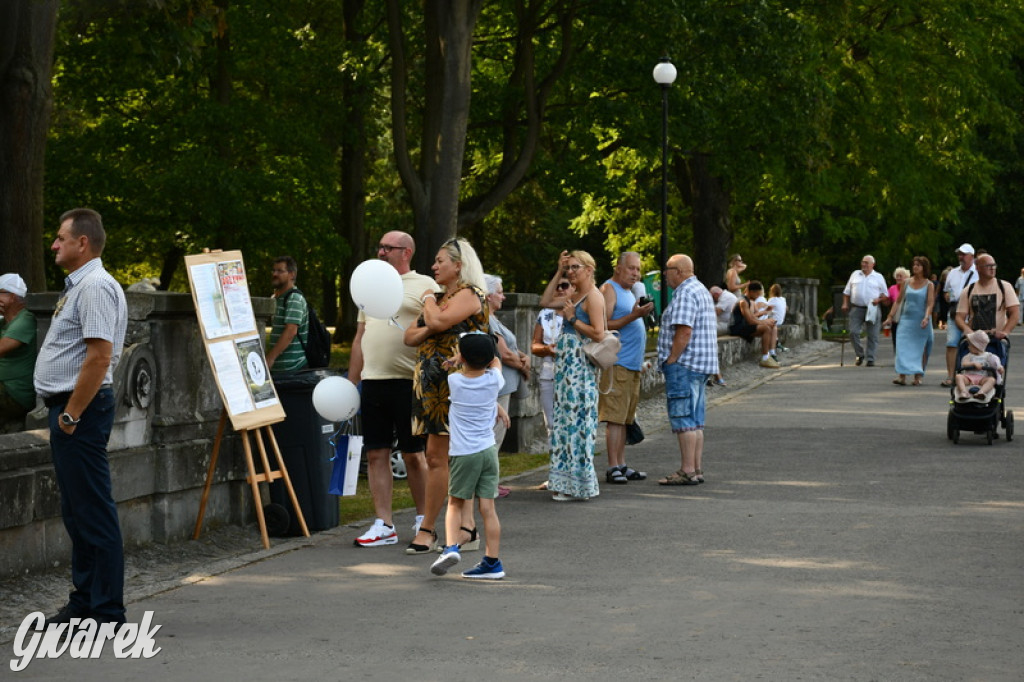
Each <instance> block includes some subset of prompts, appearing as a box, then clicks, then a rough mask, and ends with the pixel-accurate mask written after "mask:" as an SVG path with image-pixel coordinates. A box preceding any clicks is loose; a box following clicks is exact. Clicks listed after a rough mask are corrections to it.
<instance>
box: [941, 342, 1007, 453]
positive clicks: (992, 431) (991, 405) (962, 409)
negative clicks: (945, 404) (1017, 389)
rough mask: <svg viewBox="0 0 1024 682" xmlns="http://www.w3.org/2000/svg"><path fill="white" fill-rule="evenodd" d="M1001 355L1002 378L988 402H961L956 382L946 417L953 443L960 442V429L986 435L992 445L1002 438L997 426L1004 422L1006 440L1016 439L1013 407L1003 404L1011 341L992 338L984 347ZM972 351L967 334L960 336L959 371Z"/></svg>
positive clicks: (948, 431) (951, 391) (947, 430)
mask: <svg viewBox="0 0 1024 682" xmlns="http://www.w3.org/2000/svg"><path fill="white" fill-rule="evenodd" d="M985 350H987V351H988V352H989V353H992V354H993V355H995V356H996V357H998V358H999V361H1000V362H1001V363H1002V364H1003V381H1002V383H997V384H996V387H995V388H994V389H993V390H992V395H991V397H989V398H988V400H987V401H985V402H982V401H978V400H970V401H968V402H959V401H957V399H956V384H955V383H954V385H953V387H952V388H950V390H949V416H948V417H947V419H946V436H947V437H948V438H949V439H950V440H951V441H953V442H954V443H959V442H960V432H961V431H973V432H974V433H977V434H979V435H984V436H985V438H986V440H987V441H988V444H989V445H992V441H993V440H995V439H996V438H998V437H999V433H998V432H997V429H998V427H999V425H1000V424H1002V427H1003V430H1004V431H1005V432H1006V440H1007V442H1009V441H1011V440H1013V410H1007V409H1005V406H1004V398H1005V397H1006V373H1007V371H1008V367H1007V361H1008V360H1009V355H1010V340H1009V339H1003V340H1002V341H1000V340H999V339H993V338H989V342H988V347H987V348H986V349H985ZM968 352H969V349H968V346H967V337H966V335H965V336H964V338H962V339H960V346H959V347H958V348H957V353H956V371H957V373H959V372H960V369H961V367H960V363H961V361H962V360H963V357H964V356H965V355H967V353H968Z"/></svg>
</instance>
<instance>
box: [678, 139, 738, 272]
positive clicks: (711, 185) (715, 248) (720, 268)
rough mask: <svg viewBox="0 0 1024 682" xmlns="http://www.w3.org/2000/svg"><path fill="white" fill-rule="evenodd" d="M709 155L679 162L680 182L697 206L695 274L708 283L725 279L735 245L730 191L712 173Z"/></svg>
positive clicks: (696, 155)
mask: <svg viewBox="0 0 1024 682" xmlns="http://www.w3.org/2000/svg"><path fill="white" fill-rule="evenodd" d="M708 166H709V164H708V156H707V155H706V154H694V155H692V156H690V157H688V158H687V159H685V160H683V161H682V163H677V164H676V173H675V174H674V175H675V176H676V184H677V186H678V188H679V191H680V194H682V196H683V197H684V199H685V200H686V202H687V203H688V204H689V205H690V207H691V208H692V209H693V253H692V254H690V255H691V257H692V258H693V267H694V273H695V274H696V275H697V279H699V280H700V281H701V282H703V283H704V285H705V286H708V287H712V286H715V285H716V284H721V282H722V281H723V280H724V279H725V269H726V259H727V258H728V253H729V247H730V246H731V245H732V219H731V218H730V198H729V192H728V190H727V189H726V188H725V182H724V181H723V180H722V178H720V177H716V176H714V175H712V174H711V171H710V169H709V167H708Z"/></svg>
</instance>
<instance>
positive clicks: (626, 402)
mask: <svg viewBox="0 0 1024 682" xmlns="http://www.w3.org/2000/svg"><path fill="white" fill-rule="evenodd" d="M609 371H610V372H611V390H610V391H609V392H608V393H601V394H600V398H599V399H598V401H597V420H598V421H602V422H611V423H612V424H632V423H633V420H634V418H635V417H636V406H637V403H638V402H639V401H640V372H634V371H633V370H631V369H626V368H625V367H620V366H619V365H614V366H613V367H612V368H611V370H609ZM602 374H603V375H606V374H607V373H606V372H605V373H602ZM607 385H608V376H601V380H600V381H599V382H598V386H599V387H600V388H602V389H603V388H604V387H605V386H607Z"/></svg>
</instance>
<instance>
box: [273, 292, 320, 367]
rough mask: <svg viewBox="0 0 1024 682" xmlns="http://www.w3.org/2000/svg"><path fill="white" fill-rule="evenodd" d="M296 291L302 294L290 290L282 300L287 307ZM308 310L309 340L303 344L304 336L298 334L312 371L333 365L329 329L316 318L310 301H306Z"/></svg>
mask: <svg viewBox="0 0 1024 682" xmlns="http://www.w3.org/2000/svg"><path fill="white" fill-rule="evenodd" d="M295 291H298V292H299V293H300V294H301V293H302V292H301V291H299V288H298V287H292V288H291V289H289V290H288V293H287V294H285V295H284V298H283V299H282V300H283V301H284V302H285V305H287V303H288V297H289V296H291V295H292V293H293V292H295ZM303 296H305V294H303ZM306 310H307V311H308V312H309V340H308V341H307V342H306V343H303V341H302V335H301V334H297V336H298V338H299V343H300V344H301V345H302V350H303V351H305V353H306V362H307V363H308V364H309V367H310V368H311V369H320V368H321V367H327V366H328V365H329V364H331V333H330V332H329V331H327V327H325V326H324V323H323V322H321V321H320V318H319V317H317V316H316V311H315V310H314V309H313V306H311V305H310V304H309V301H308V300H307V301H306Z"/></svg>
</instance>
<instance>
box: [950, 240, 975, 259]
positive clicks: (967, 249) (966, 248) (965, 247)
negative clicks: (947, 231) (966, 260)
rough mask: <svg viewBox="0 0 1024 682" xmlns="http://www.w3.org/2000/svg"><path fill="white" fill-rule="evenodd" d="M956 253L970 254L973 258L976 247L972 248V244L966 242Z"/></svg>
mask: <svg viewBox="0 0 1024 682" xmlns="http://www.w3.org/2000/svg"><path fill="white" fill-rule="evenodd" d="M954 253H969V254H971V255H972V256H973V255H974V247H973V246H971V245H970V244H968V243H967V242H964V243H963V244H961V245H960V248H958V249H957V250H956V251H954Z"/></svg>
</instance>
